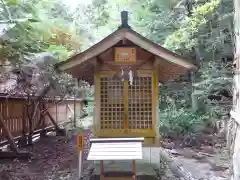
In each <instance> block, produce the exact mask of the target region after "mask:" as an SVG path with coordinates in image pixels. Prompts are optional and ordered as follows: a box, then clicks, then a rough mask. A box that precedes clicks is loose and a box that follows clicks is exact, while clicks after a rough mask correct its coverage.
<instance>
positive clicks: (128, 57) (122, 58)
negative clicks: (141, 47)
mask: <svg viewBox="0 0 240 180" xmlns="http://www.w3.org/2000/svg"><path fill="white" fill-rule="evenodd" d="M136 58H137V57H136V48H131V47H116V48H115V63H117V64H132V63H136Z"/></svg>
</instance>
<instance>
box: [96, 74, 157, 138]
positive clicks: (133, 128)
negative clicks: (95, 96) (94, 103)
mask: <svg viewBox="0 0 240 180" xmlns="http://www.w3.org/2000/svg"><path fill="white" fill-rule="evenodd" d="M137 74H138V75H137V76H136V77H134V78H133V83H130V82H129V81H128V80H124V81H122V80H121V79H120V78H117V76H116V74H112V73H111V74H108V75H106V74H105V75H100V107H101V108H100V132H101V134H102V135H103V134H104V135H103V136H118V137H119V136H145V137H146V136H152V134H153V133H154V132H155V131H154V129H153V105H152V104H153V103H152V102H153V94H154V93H153V84H152V82H153V76H152V73H141V72H138V73H137ZM113 133H114V134H113Z"/></svg>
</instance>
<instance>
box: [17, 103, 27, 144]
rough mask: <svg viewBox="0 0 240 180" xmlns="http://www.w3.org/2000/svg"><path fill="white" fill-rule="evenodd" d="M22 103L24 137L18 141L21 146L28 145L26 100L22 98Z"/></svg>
mask: <svg viewBox="0 0 240 180" xmlns="http://www.w3.org/2000/svg"><path fill="white" fill-rule="evenodd" d="M21 103H22V137H21V139H20V140H19V141H18V143H19V146H20V147H24V146H26V145H27V135H26V134H27V121H26V106H25V103H24V100H21Z"/></svg>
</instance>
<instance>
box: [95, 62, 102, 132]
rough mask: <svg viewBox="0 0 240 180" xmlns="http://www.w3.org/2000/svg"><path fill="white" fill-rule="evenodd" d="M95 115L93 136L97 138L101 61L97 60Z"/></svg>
mask: <svg viewBox="0 0 240 180" xmlns="http://www.w3.org/2000/svg"><path fill="white" fill-rule="evenodd" d="M93 65H94V83H95V84H94V85H95V88H94V114H93V134H94V136H96V135H97V134H98V132H99V130H100V113H101V111H100V108H101V99H100V65H101V64H100V61H99V60H98V59H97V58H96V59H95V61H94V64H93Z"/></svg>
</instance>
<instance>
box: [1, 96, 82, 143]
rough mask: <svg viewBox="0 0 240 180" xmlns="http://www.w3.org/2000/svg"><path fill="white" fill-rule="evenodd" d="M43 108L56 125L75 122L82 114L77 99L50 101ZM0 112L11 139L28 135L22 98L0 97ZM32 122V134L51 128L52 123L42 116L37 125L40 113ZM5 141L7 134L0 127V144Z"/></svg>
mask: <svg viewBox="0 0 240 180" xmlns="http://www.w3.org/2000/svg"><path fill="white" fill-rule="evenodd" d="M44 104H45V107H48V108H47V109H48V112H49V114H50V116H51V117H52V119H54V121H55V122H56V123H57V124H62V123H64V122H67V121H69V120H70V117H71V118H72V120H74V119H75V120H76V117H78V116H81V115H82V113H83V107H84V105H83V101H81V100H78V99H75V100H74V99H67V100H62V101H61V102H59V103H57V104H56V103H53V102H50V101H46V102H44ZM0 112H1V114H2V117H3V119H4V124H5V125H6V127H7V129H8V131H9V132H10V133H11V135H12V137H13V138H17V137H21V136H23V135H26V134H28V133H29V121H28V120H27V117H26V100H25V99H23V98H8V99H6V98H2V97H0ZM36 112H37V114H36V116H35V118H34V119H33V120H32V127H34V128H33V131H34V132H38V131H41V130H43V129H46V128H48V127H50V126H53V123H52V121H51V120H50V118H49V117H48V116H44V119H43V120H42V123H41V124H39V119H40V111H36ZM6 140H7V134H6V132H4V129H3V127H1V126H0V143H2V142H5V141H6Z"/></svg>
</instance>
